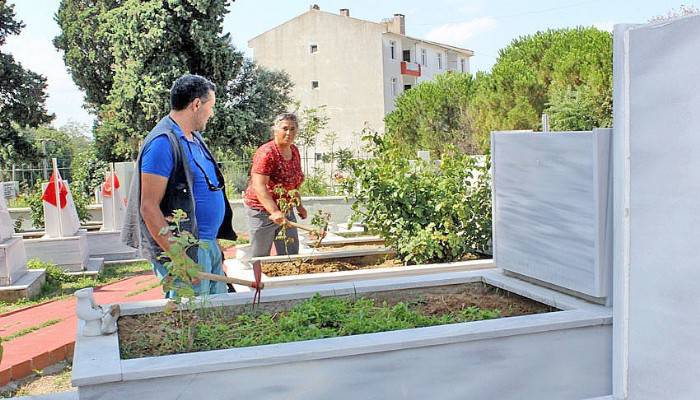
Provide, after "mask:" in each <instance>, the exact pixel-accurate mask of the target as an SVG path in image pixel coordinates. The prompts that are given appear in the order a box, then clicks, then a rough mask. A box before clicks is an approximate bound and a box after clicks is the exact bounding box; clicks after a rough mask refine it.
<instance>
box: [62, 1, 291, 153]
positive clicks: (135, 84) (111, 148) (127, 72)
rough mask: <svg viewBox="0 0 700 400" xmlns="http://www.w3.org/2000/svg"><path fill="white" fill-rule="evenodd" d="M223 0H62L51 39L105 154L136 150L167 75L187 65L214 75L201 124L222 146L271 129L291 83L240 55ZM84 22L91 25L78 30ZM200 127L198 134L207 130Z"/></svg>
mask: <svg viewBox="0 0 700 400" xmlns="http://www.w3.org/2000/svg"><path fill="white" fill-rule="evenodd" d="M229 4H230V1H229V0H168V1H167V2H163V1H162V0H123V1H116V0H115V1H109V0H63V1H62V2H61V5H60V8H59V11H58V14H57V16H56V19H57V22H58V24H59V26H60V27H61V30H62V31H61V34H60V35H59V36H58V37H56V39H55V41H54V44H55V45H56V47H57V48H59V49H61V50H64V51H65V56H64V59H65V61H66V64H67V65H68V67H69V68H70V71H71V74H72V75H73V78H74V81H75V82H76V84H77V85H78V86H79V87H80V88H81V89H83V90H85V92H86V102H87V105H88V108H89V109H90V110H91V111H93V112H94V113H96V114H97V116H98V123H97V126H96V129H95V139H96V145H97V148H98V153H99V154H100V156H101V157H102V158H103V159H105V160H109V161H118V160H128V159H133V158H135V155H136V152H137V151H138V148H139V143H140V141H141V139H142V138H143V137H144V136H145V135H146V134H147V133H148V131H150V130H151V129H152V128H153V126H155V124H156V123H157V122H158V120H159V119H160V118H162V116H163V115H165V114H166V113H167V112H168V111H169V109H170V105H169V90H170V86H171V84H172V82H173V81H175V79H176V78H177V77H179V76H180V75H182V74H183V73H186V72H189V73H194V74H199V75H202V76H205V77H207V78H209V79H210V80H212V81H213V82H214V83H216V84H217V91H216V97H217V106H216V114H215V116H214V117H213V118H212V120H211V121H209V124H208V126H207V132H210V133H211V134H209V135H208V136H209V137H210V138H211V140H212V143H213V144H214V145H215V146H218V147H226V148H227V149H229V150H230V151H231V150H232V151H242V149H243V148H244V147H245V146H246V145H258V144H260V143H262V142H263V141H265V140H267V139H268V138H269V130H268V126H269V123H270V122H271V119H272V118H273V117H274V115H275V114H277V113H278V112H280V111H282V110H283V109H284V108H285V106H286V105H287V103H288V102H289V100H290V99H289V91H290V89H291V82H290V80H289V78H288V76H287V75H286V74H285V73H282V72H272V71H267V70H264V69H262V68H260V67H256V66H255V65H254V64H252V63H251V62H246V61H245V60H244V59H243V56H242V54H241V53H240V52H238V51H237V50H235V49H234V48H233V46H232V44H231V38H230V36H229V35H228V34H225V35H224V34H222V27H223V19H224V16H225V15H226V13H227V12H228V11H227V7H228V5H229ZM86 27H87V28H88V29H89V31H87V32H86ZM205 135H206V133H205Z"/></svg>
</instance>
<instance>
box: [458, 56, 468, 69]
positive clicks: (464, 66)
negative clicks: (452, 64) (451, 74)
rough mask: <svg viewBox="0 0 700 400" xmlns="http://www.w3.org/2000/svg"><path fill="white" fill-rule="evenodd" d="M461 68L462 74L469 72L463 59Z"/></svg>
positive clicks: (460, 63)
mask: <svg viewBox="0 0 700 400" xmlns="http://www.w3.org/2000/svg"><path fill="white" fill-rule="evenodd" d="M459 68H460V70H461V71H462V72H467V64H466V63H465V60H464V59H463V58H460V59H459Z"/></svg>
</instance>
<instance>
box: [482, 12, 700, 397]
mask: <svg viewBox="0 0 700 400" xmlns="http://www.w3.org/2000/svg"><path fill="white" fill-rule="evenodd" d="M698 61H700V16H691V17H686V18H682V19H678V20H674V21H670V22H662V23H657V24H649V25H618V26H616V28H615V34H614V73H613V77H614V121H613V126H614V128H613V129H597V130H594V131H592V132H557V133H523V132H495V133H493V134H492V147H491V151H492V156H493V166H494V167H493V168H494V169H493V177H494V185H493V190H494V192H493V202H494V215H493V217H494V261H495V263H496V265H498V266H499V267H501V268H503V269H504V270H507V271H510V273H512V274H515V275H516V276H519V277H521V278H523V279H526V280H531V281H535V282H538V283H541V284H544V285H546V286H550V287H553V288H556V289H558V290H561V291H565V292H567V293H571V294H575V295H578V296H580V297H583V298H585V299H588V300H592V301H597V302H601V303H605V304H607V305H609V306H612V308H613V315H614V317H613V337H612V339H611V340H612V343H611V344H612V354H611V370H612V378H611V381H612V395H613V398H615V399H634V400H638V399H661V398H664V399H697V398H700V381H698V379H697V377H698V376H699V375H698V374H699V372H700V356H698V354H700V342H699V341H698V340H697V338H698V336H699V335H700V317H698V316H697V308H698V307H697V305H698V304H700V300H698V299H699V298H700V290H698V282H700V268H699V267H698V265H699V264H700V246H698V238H700V212H698V211H700V206H698V204H700V201H699V200H698V199H700V134H698V133H699V132H700V112H699V110H700V96H698V95H697V93H700V70H698V68H697V65H698ZM613 300H614V301H613Z"/></svg>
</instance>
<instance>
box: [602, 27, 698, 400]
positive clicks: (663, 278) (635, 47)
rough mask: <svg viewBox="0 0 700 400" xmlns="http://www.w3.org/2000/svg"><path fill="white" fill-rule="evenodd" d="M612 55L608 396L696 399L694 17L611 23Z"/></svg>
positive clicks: (639, 398)
mask: <svg viewBox="0 0 700 400" xmlns="http://www.w3.org/2000/svg"><path fill="white" fill-rule="evenodd" d="M614 49H615V51H614V74H613V76H614V90H613V92H614V122H613V126H614V127H615V133H614V136H615V140H614V151H613V153H614V159H615V189H614V190H615V196H614V199H615V200H614V202H615V211H616V212H615V216H616V223H615V237H614V241H615V263H614V265H615V283H614V286H615V306H614V309H615V310H614V334H613V351H614V356H613V394H614V398H615V399H628V398H629V399H633V400H647V399H674V400H684V399H698V398H700V379H698V377H699V376H700V340H698V337H699V335H700V317H698V304H700V289H699V288H700V245H699V242H700V95H699V93H700V68H699V67H698V65H700V16H692V17H686V18H681V19H677V20H674V21H666V22H661V23H658V24H649V25H640V26H629V25H618V26H616V27H615V40H614ZM618 163H619V164H618Z"/></svg>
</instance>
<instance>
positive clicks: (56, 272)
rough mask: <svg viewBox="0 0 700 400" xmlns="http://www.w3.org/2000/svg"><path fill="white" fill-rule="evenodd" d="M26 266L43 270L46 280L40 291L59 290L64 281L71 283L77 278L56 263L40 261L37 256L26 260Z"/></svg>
mask: <svg viewBox="0 0 700 400" xmlns="http://www.w3.org/2000/svg"><path fill="white" fill-rule="evenodd" d="M27 268H29V269H43V270H45V273H46V282H45V283H44V285H43V286H42V287H41V291H42V293H49V292H55V291H60V289H61V287H62V286H63V284H64V283H72V282H75V281H76V279H77V277H74V276H70V275H68V274H67V273H66V272H65V271H64V270H62V269H61V268H60V267H58V266H57V265H56V264H53V263H50V262H45V261H41V260H39V259H37V258H33V259H31V260H29V261H27Z"/></svg>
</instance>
